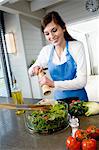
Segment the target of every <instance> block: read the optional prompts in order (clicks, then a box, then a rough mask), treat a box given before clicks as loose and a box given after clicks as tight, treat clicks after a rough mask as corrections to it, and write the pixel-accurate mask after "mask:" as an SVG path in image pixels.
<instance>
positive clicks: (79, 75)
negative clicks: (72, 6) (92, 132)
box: [29, 11, 88, 101]
mask: <svg viewBox="0 0 99 150" xmlns="http://www.w3.org/2000/svg"><path fill="white" fill-rule="evenodd" d="M41 28H42V32H43V33H44V35H45V38H46V40H47V41H48V42H49V43H50V44H49V45H47V46H45V47H43V48H42V50H41V51H40V54H39V56H38V58H37V60H36V62H35V64H34V65H32V66H31V67H30V68H29V74H30V75H31V76H32V75H37V74H38V72H39V71H41V70H42V69H43V68H45V67H46V66H47V67H48V71H49V73H50V76H51V78H52V80H50V79H49V78H47V77H46V76H44V77H42V78H41V80H40V84H41V85H43V84H47V85H49V86H50V87H52V88H54V90H55V91H54V99H56V100H59V99H66V98H72V97H78V98H79V99H80V100H82V101H88V97H87V93H86V91H85V88H84V87H85V85H86V82H87V68H86V59H85V53H84V47H83V44H82V43H81V42H80V41H77V40H75V39H73V38H72V37H71V36H70V35H69V33H68V32H67V30H66V26H65V23H64V21H63V20H62V18H61V17H60V15H59V14H58V13H57V12H55V11H52V12H49V13H48V14H47V15H46V16H45V17H44V18H43V20H42V21H41Z"/></svg>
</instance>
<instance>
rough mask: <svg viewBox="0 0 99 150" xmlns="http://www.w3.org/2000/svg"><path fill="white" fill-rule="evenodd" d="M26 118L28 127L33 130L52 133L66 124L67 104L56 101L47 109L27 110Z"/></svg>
mask: <svg viewBox="0 0 99 150" xmlns="http://www.w3.org/2000/svg"><path fill="white" fill-rule="evenodd" d="M26 118H27V125H28V127H29V128H30V129H32V130H34V132H38V133H53V132H55V131H59V130H61V129H64V128H65V127H66V126H67V125H68V105H67V104H66V103H62V102H58V103H57V104H55V105H53V106H52V107H51V109H49V110H47V111H41V110H39V111H38V110H36V111H32V112H28V113H27V116H26Z"/></svg>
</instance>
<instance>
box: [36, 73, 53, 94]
mask: <svg viewBox="0 0 99 150" xmlns="http://www.w3.org/2000/svg"><path fill="white" fill-rule="evenodd" d="M45 74H46V73H45V72H44V71H40V72H39V74H38V78H39V79H40V78H42V77H43V76H44V75H45ZM41 88H42V91H43V94H44V95H45V96H47V95H50V94H51V88H50V87H49V86H48V85H42V86H41Z"/></svg>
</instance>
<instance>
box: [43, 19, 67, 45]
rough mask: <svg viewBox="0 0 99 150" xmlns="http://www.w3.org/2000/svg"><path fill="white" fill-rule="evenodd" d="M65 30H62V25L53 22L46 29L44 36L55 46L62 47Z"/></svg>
mask: <svg viewBox="0 0 99 150" xmlns="http://www.w3.org/2000/svg"><path fill="white" fill-rule="evenodd" d="M64 32H65V29H62V28H61V26H60V25H58V24H55V23H54V21H51V22H50V23H49V24H48V25H47V26H46V27H45V29H44V35H45V38H46V40H47V41H48V42H49V43H51V44H53V45H54V46H61V44H62V42H63V41H64V40H65V38H64Z"/></svg>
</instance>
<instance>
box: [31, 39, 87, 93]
mask: <svg viewBox="0 0 99 150" xmlns="http://www.w3.org/2000/svg"><path fill="white" fill-rule="evenodd" d="M52 47H53V45H47V46H45V47H43V48H42V50H41V51H40V54H39V56H38V58H37V60H36V62H35V63H34V64H33V65H32V66H31V67H30V68H29V74H30V75H32V68H33V67H35V66H42V67H43V68H45V67H47V64H48V61H49V57H50V52H51V49H52ZM68 49H69V52H70V54H71V55H72V57H73V58H74V60H75V62H76V64H77V73H76V78H74V79H72V80H65V81H54V85H55V90H56V89H57V90H76V89H81V88H83V87H85V85H86V82H87V65H86V57H85V51H84V46H83V43H82V42H80V41H69V47H68ZM66 61H67V59H66V48H65V49H64V51H63V53H62V54H61V56H60V58H59V57H58V56H57V53H56V51H54V54H53V63H55V64H58V65H59V64H63V63H64V62H66Z"/></svg>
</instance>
